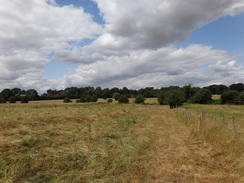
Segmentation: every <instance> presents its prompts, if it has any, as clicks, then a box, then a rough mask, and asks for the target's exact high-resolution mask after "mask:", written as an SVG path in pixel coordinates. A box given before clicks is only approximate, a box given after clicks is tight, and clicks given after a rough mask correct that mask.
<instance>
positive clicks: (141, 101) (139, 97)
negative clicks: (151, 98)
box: [135, 95, 146, 104]
mask: <svg viewBox="0 0 244 183" xmlns="http://www.w3.org/2000/svg"><path fill="white" fill-rule="evenodd" d="M145 100H146V99H145V98H144V97H143V95H137V96H136V100H135V103H136V104H144V102H145Z"/></svg>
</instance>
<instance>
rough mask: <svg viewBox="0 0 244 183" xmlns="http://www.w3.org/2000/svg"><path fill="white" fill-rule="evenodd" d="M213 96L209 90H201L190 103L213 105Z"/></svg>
mask: <svg viewBox="0 0 244 183" xmlns="http://www.w3.org/2000/svg"><path fill="white" fill-rule="evenodd" d="M212 101H213V100H212V94H211V92H210V91H209V90H208V89H205V88H204V89H201V90H199V91H198V92H197V93H196V94H195V95H194V96H193V97H192V98H190V102H192V103H197V104H209V103H212Z"/></svg>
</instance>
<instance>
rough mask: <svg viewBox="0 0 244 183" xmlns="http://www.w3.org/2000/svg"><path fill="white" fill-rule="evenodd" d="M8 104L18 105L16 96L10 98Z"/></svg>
mask: <svg viewBox="0 0 244 183" xmlns="http://www.w3.org/2000/svg"><path fill="white" fill-rule="evenodd" d="M8 102H9V103H16V97H15V96H11V97H9V99H8Z"/></svg>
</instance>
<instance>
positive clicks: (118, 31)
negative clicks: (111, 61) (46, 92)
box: [54, 0, 244, 63]
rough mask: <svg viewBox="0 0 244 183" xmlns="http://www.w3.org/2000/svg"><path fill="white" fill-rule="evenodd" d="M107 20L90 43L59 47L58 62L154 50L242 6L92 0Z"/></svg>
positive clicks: (205, 0) (203, 0)
mask: <svg viewBox="0 0 244 183" xmlns="http://www.w3.org/2000/svg"><path fill="white" fill-rule="evenodd" d="M94 1H95V2H97V4H98V7H99V8H100V11H101V13H102V15H103V18H104V20H105V22H106V24H105V25H104V33H103V34H101V35H100V36H99V37H98V38H97V39H95V40H94V41H93V42H92V43H91V44H90V45H87V46H85V47H76V48H73V49H70V50H59V51H57V52H56V54H55V57H54V58H55V59H56V60H58V61H61V62H75V63H92V62H96V61H98V60H106V59H107V57H109V56H123V55H128V54H129V53H130V52H131V51H133V50H144V49H145V50H147V49H153V50H156V49H158V48H161V47H165V46H168V45H170V44H171V43H174V42H182V41H184V40H186V39H187V37H188V35H189V34H190V33H191V32H192V31H193V30H195V29H196V28H198V27H200V26H203V25H205V24H207V23H209V22H212V21H214V20H217V19H218V18H220V17H222V16H226V15H232V16H234V15H236V14H238V13H240V12H241V11H243V10H244V2H243V1H242V0H232V1H229V0H221V1H212V0H200V1H195V0H185V1H182V0H171V1H169V0H151V1H148V0H134V1H130V0H123V1H121V0H114V1H111V0H94Z"/></svg>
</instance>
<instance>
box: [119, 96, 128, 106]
mask: <svg viewBox="0 0 244 183" xmlns="http://www.w3.org/2000/svg"><path fill="white" fill-rule="evenodd" d="M118 102H119V103H125V104H127V103H129V99H128V97H127V96H125V95H121V96H120V97H119V99H118Z"/></svg>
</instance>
